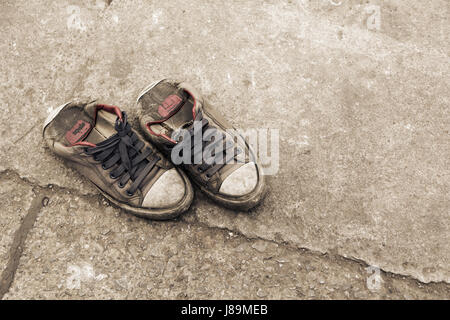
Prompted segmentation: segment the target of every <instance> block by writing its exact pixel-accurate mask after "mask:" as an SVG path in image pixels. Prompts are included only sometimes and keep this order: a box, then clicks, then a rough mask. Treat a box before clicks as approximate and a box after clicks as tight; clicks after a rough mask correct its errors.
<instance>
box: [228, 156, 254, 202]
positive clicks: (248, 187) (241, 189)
mask: <svg viewBox="0 0 450 320" xmlns="http://www.w3.org/2000/svg"><path fill="white" fill-rule="evenodd" d="M257 183H258V173H257V171H256V166H255V163H254V162H249V163H246V164H245V165H243V166H241V167H240V168H239V169H237V170H235V171H234V172H233V173H232V174H230V175H229V176H228V177H227V178H226V179H225V180H224V181H223V182H222V185H221V186H220V190H219V192H220V193H222V194H225V195H227V196H243V195H246V194H248V193H250V192H252V191H253V189H255V187H256V184H257Z"/></svg>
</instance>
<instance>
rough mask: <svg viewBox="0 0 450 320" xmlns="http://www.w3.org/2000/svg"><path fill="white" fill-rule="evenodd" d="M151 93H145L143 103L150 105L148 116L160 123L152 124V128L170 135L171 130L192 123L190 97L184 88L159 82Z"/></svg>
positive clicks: (192, 104) (191, 102)
mask: <svg viewBox="0 0 450 320" xmlns="http://www.w3.org/2000/svg"><path fill="white" fill-rule="evenodd" d="M152 92H153V94H151V95H145V96H143V98H142V99H144V101H143V103H144V104H145V105H149V106H152V107H151V108H150V111H149V112H150V116H151V118H152V119H153V121H159V122H160V123H158V124H154V125H152V129H153V130H154V131H155V132H157V133H159V134H165V135H167V136H169V137H170V136H171V134H172V132H173V131H176V130H178V129H180V128H183V127H185V126H187V125H188V124H189V123H192V120H193V119H192V107H193V106H194V103H193V100H192V98H190V96H189V95H188V93H186V92H185V91H184V89H182V88H179V87H176V86H174V85H173V84H170V83H167V82H161V83H159V84H158V85H156V87H155V88H154V89H153V90H152Z"/></svg>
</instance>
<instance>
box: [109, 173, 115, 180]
mask: <svg viewBox="0 0 450 320" xmlns="http://www.w3.org/2000/svg"><path fill="white" fill-rule="evenodd" d="M109 177H110V178H111V179H113V180H115V179H117V177H116V176H114V175H113V174H112V172H111V173H110V174H109Z"/></svg>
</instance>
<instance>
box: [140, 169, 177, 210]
mask: <svg viewBox="0 0 450 320" xmlns="http://www.w3.org/2000/svg"><path fill="white" fill-rule="evenodd" d="M185 189H186V187H185V185H184V182H183V179H182V178H181V176H180V174H179V173H178V171H177V170H176V169H175V168H173V169H170V170H169V171H167V172H165V173H164V174H163V175H162V176H161V177H160V178H159V179H158V180H157V181H156V182H155V183H154V184H153V186H152V187H151V188H150V190H149V191H148V192H147V194H146V195H145V198H144V201H143V202H142V206H143V207H146V208H167V207H171V206H175V205H176V204H177V203H178V202H179V201H181V199H183V196H184V194H185V192H186V190H185Z"/></svg>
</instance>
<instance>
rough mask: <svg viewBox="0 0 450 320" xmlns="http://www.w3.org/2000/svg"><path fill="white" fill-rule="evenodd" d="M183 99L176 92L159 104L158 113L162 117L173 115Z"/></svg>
mask: <svg viewBox="0 0 450 320" xmlns="http://www.w3.org/2000/svg"><path fill="white" fill-rule="evenodd" d="M182 101H183V99H181V97H179V96H177V95H176V94H171V95H170V96H168V97H167V98H166V99H164V101H163V102H162V103H161V104H160V105H159V106H158V114H159V115H160V116H161V117H162V118H167V117H169V116H171V115H172V114H173V113H174V112H175V111H176V109H177V107H178V106H179V105H180V104H181V102H182Z"/></svg>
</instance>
